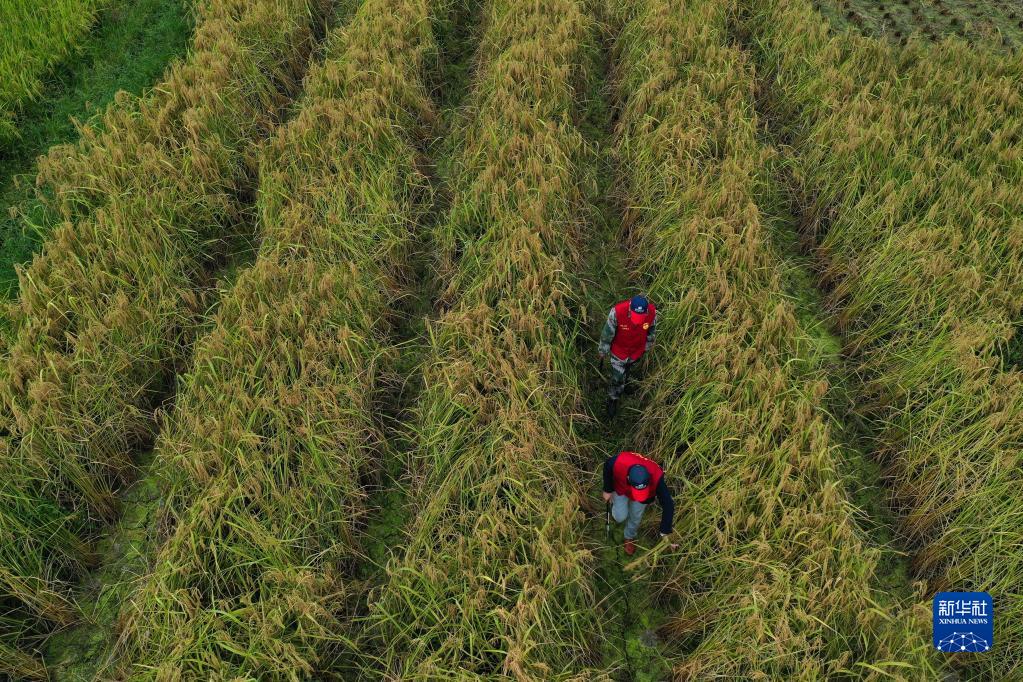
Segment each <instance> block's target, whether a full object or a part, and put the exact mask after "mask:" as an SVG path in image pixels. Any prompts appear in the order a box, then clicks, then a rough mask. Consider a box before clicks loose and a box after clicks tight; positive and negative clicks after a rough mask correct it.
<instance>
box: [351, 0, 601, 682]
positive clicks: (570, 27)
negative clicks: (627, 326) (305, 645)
mask: <svg viewBox="0 0 1023 682" xmlns="http://www.w3.org/2000/svg"><path fill="white" fill-rule="evenodd" d="M481 25H482V26H484V27H485V30H484V32H483V35H482V38H481V41H480V46H479V49H478V51H477V56H476V63H477V64H478V69H477V72H476V75H475V79H474V83H473V86H472V89H471V91H470V94H469V97H468V103H467V105H466V106H465V107H464V109H463V111H462V112H461V114H460V116H461V125H460V126H459V129H458V130H457V132H456V133H455V135H456V140H457V141H458V146H457V147H455V149H457V152H456V153H455V157H454V161H453V167H454V168H456V169H457V171H456V177H455V179H454V182H453V190H452V191H453V195H454V197H453V204H452V207H451V210H450V214H449V215H448V216H447V219H446V220H444V221H441V223H440V224H439V225H438V227H437V229H436V231H435V240H434V241H435V245H436V248H437V251H438V259H439V260H438V268H439V270H440V272H441V273H442V274H443V276H444V277H445V278H446V280H447V286H446V289H445V291H444V293H443V295H442V298H441V305H442V306H443V307H444V312H443V314H442V315H441V316H440V318H439V319H438V320H437V321H436V322H434V323H432V324H431V325H430V329H429V338H430V347H429V350H428V352H427V360H426V361H425V362H424V365H423V370H422V371H423V373H424V387H425V388H424V390H423V393H422V395H421V397H420V399H419V406H418V409H417V410H416V414H415V417H414V420H415V427H414V428H415V430H416V435H415V439H416V448H415V450H414V451H413V453H412V456H411V458H410V462H409V466H408V470H409V479H410V480H409V485H410V489H411V495H410V499H411V500H412V501H413V502H412V503H413V504H414V507H413V509H412V511H411V513H410V515H409V516H410V518H412V519H413V521H412V524H411V526H410V527H409V528H408V537H407V540H406V543H405V545H404V546H403V547H402V548H400V549H399V550H398V553H397V556H396V557H395V558H394V559H393V560H392V561H391V562H390V563H389V564H388V566H387V579H386V580H385V582H384V584H383V585H382V586H380V587H379V588H378V589H377V590H375V591H374V593H373V594H372V595H371V596H370V600H369V603H370V612H369V624H368V627H367V630H366V633H365V635H364V638H363V641H362V643H361V644H360V648H361V649H363V650H365V651H366V652H367V656H368V658H367V659H366V662H365V664H364V668H363V671H362V674H363V676H364V677H366V678H371V679H376V678H385V679H392V678H401V679H454V678H459V679H461V678H465V677H466V676H469V677H480V678H486V679H503V678H508V679H519V680H535V679H544V680H563V679H570V678H576V679H586V680H594V679H603V677H604V673H603V672H602V671H601V670H600V668H599V660H598V659H599V654H598V653H597V651H598V648H599V646H600V641H601V638H602V634H601V627H600V613H599V610H598V609H599V607H598V598H597V596H596V595H595V594H594V593H593V591H592V578H593V559H592V555H591V552H590V551H589V549H588V548H587V547H586V546H585V544H584V539H583V533H582V523H581V517H580V512H579V505H580V501H581V500H580V495H581V491H580V488H579V480H580V478H579V473H578V471H577V470H576V466H577V465H578V464H579V462H578V461H577V453H578V452H579V449H580V442H579V438H578V436H577V434H576V429H577V422H578V415H579V410H580V396H579V392H578V388H577V387H578V382H577V365H578V358H577V357H575V355H574V352H575V351H574V342H573V333H572V332H573V329H572V318H571V315H570V308H572V307H573V306H574V305H576V304H577V303H578V302H577V301H576V300H575V298H574V296H575V294H574V292H576V291H577V290H578V282H577V281H576V278H575V276H574V275H573V273H574V272H577V271H578V266H579V262H578V261H579V253H580V239H581V230H582V221H581V219H580V216H581V215H582V213H583V212H582V210H581V209H582V204H583V202H584V193H583V189H582V187H581V182H582V179H583V177H584V176H585V174H584V170H583V168H582V163H583V160H584V158H585V156H586V154H585V152H584V144H583V139H582V137H581V135H580V133H579V131H578V130H577V128H576V126H575V122H574V119H575V117H577V116H578V115H579V109H578V93H577V91H576V88H577V87H579V86H581V85H582V84H583V80H584V77H585V64H587V63H588V61H587V60H588V59H589V58H590V56H591V53H592V51H593V50H594V49H595V38H596V36H595V24H594V22H593V20H592V18H591V17H590V15H589V14H588V13H587V12H586V10H585V6H584V4H583V3H581V2H576V1H575V0H492V1H491V2H490V3H489V4H488V5H487V7H486V8H485V10H484V11H483V16H482V18H481Z"/></svg>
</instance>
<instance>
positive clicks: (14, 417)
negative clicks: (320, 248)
mask: <svg viewBox="0 0 1023 682" xmlns="http://www.w3.org/2000/svg"><path fill="white" fill-rule="evenodd" d="M320 10H321V3H320V1H319V0H315V1H311V0H259V1H258V2H241V1H240V0H218V1H215V2H209V3H203V10H202V12H201V16H200V18H199V26H198V28H197V30H196V34H195V43H194V45H193V47H192V51H191V53H190V55H189V56H188V58H187V59H185V60H184V61H183V62H182V63H180V64H178V65H176V66H175V67H173V68H172V69H171V70H170V72H169V75H168V77H167V79H166V80H165V82H164V83H163V84H161V85H160V86H158V87H156V88H155V89H154V90H153V91H152V93H151V94H149V95H148V96H147V97H145V98H143V99H141V100H135V99H130V98H128V97H121V98H118V101H117V102H115V103H114V104H112V105H111V106H110V107H109V108H108V109H107V111H106V113H105V114H104V116H103V117H102V120H101V121H100V122H99V123H98V124H97V125H96V126H95V127H89V128H86V129H84V130H83V135H82V139H81V140H80V141H79V142H78V143H77V144H76V145H74V146H68V145H65V146H60V147H56V148H54V149H52V150H51V151H50V153H49V156H48V157H47V158H46V159H44V160H43V161H42V163H41V165H40V177H39V182H40V184H41V185H42V186H43V189H42V191H43V192H44V193H45V194H47V195H48V196H50V197H51V199H53V201H54V202H55V203H54V207H55V209H56V210H57V211H58V212H59V213H60V214H61V215H62V216H63V218H64V220H65V222H64V223H63V224H62V225H61V226H59V227H58V228H57V229H56V230H55V231H54V233H53V236H52V238H51V239H50V240H49V241H48V242H47V243H46V244H45V245H44V247H43V250H42V253H41V254H38V255H36V257H35V258H34V260H33V262H32V263H31V264H30V265H29V266H28V267H27V268H24V269H22V270H21V271H20V272H19V278H20V284H21V289H20V298H19V300H17V301H16V302H15V303H14V304H13V305H12V306H11V309H10V311H9V318H10V323H11V341H10V344H9V347H8V348H7V350H6V352H5V355H4V358H3V363H2V367H0V425H2V428H0V437H2V452H3V455H4V456H3V458H2V459H0V475H2V476H3V478H4V483H5V486H7V488H5V490H10V491H11V492H10V494H5V495H4V496H3V497H2V498H0V534H3V536H4V537H5V547H4V550H5V551H4V553H3V554H2V555H0V576H2V577H0V585H2V586H3V589H4V591H5V592H6V593H7V594H9V595H10V596H11V597H13V598H15V599H17V600H20V601H22V602H23V603H25V604H26V605H28V606H29V607H30V610H33V611H35V612H36V613H38V614H39V615H40V616H42V617H43V618H44V619H52V620H53V621H55V622H57V623H62V624H65V623H66V622H67V621H68V620H71V619H73V617H74V613H73V608H72V607H71V606H70V603H69V601H68V599H67V597H66V596H61V594H62V593H64V592H65V586H64V581H66V580H68V579H71V578H73V577H75V576H76V575H78V574H80V572H81V570H82V568H83V566H84V564H85V562H84V561H83V559H84V557H83V554H86V553H87V552H84V551H83V548H82V547H81V546H80V545H84V543H85V542H86V541H88V540H89V539H90V537H89V534H90V532H91V531H93V530H95V529H96V527H97V525H96V521H98V520H100V519H103V520H109V519H112V518H114V517H115V516H116V515H117V500H116V497H115V495H114V491H115V488H116V486H117V484H118V482H119V480H121V479H122V478H124V477H125V476H127V475H129V474H130V469H131V467H132V466H133V463H132V456H133V454H134V453H135V451H136V450H137V449H138V448H140V447H145V446H147V445H148V444H149V443H150V442H151V440H152V436H153V434H154V432H155V429H156V420H155V419H154V410H155V409H156V408H157V407H158V404H159V402H160V401H161V400H163V398H164V397H166V395H167V394H168V392H169V391H170V389H171V386H172V380H173V376H174V372H175V371H176V369H178V368H179V367H180V366H182V365H183V363H184V360H185V358H186V357H187V356H188V354H189V350H188V345H189V343H190V341H191V339H192V336H193V333H194V331H193V330H194V328H195V327H196V326H197V323H198V322H199V321H200V320H201V319H202V317H203V316H204V313H205V309H206V307H207V306H208V304H209V300H207V299H208V297H204V296H203V295H202V294H201V290H202V289H203V288H204V287H208V286H209V283H210V282H208V281H207V280H208V279H209V278H208V273H207V272H206V271H207V269H208V268H210V267H211V266H212V265H214V263H215V261H216V259H217V258H218V257H219V254H222V253H223V251H224V244H225V243H226V241H227V240H228V239H229V238H230V237H231V236H232V235H236V234H238V233H241V232H244V231H246V230H247V229H248V228H245V227H244V223H245V221H246V219H245V214H246V211H247V208H246V207H247V206H248V204H249V202H250V198H249V196H248V195H249V194H250V192H251V191H252V182H253V181H252V177H253V175H254V168H253V155H254V151H255V149H256V148H257V146H258V144H259V142H260V140H261V138H263V137H265V136H266V135H267V133H268V132H269V130H270V129H271V127H272V126H273V125H274V124H275V122H276V121H277V120H278V118H279V116H280V113H281V112H282V110H283V108H284V106H285V105H286V103H287V101H288V99H289V97H290V94H291V92H292V91H293V90H294V87H295V85H296V84H297V80H298V78H299V76H300V74H301V72H302V69H303V65H304V63H305V61H306V59H307V57H308V54H309V51H310V48H311V42H312V37H313V33H314V28H315V26H316V23H317V22H318V21H319V15H320ZM55 528H57V529H59V532H52V530H53V529H55ZM70 533H76V534H79V535H80V537H81V540H82V542H75V541H74V540H72V539H71V538H69V537H68V536H69V534H70Z"/></svg>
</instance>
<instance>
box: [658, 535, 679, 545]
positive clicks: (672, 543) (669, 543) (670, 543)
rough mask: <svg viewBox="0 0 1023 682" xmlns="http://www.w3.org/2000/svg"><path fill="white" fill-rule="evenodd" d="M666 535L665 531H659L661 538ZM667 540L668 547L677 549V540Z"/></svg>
mask: <svg viewBox="0 0 1023 682" xmlns="http://www.w3.org/2000/svg"><path fill="white" fill-rule="evenodd" d="M667 537H668V534H667V533H661V540H664V539H665V538H667ZM667 542H668V547H669V548H671V549H678V543H677V542H672V541H670V540H668V541H667Z"/></svg>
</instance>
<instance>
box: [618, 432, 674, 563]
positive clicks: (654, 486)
mask: <svg viewBox="0 0 1023 682" xmlns="http://www.w3.org/2000/svg"><path fill="white" fill-rule="evenodd" d="M654 498H656V499H657V501H658V502H659V503H660V505H661V537H662V538H663V537H667V536H668V534H670V533H671V529H672V523H673V522H674V519H675V501H674V500H673V499H672V497H671V492H670V491H669V490H668V486H667V485H666V484H665V482H664V470H663V469H661V467H660V465H658V464H657V462H654V461H653V460H651V459H647V458H646V457H644V456H643V455H641V454H639V453H638V452H629V451H627V450H625V451H622V452H619V453H618V454H617V455H615V456H613V457H608V458H607V461H605V462H604V501H605V502H610V503H611V515H612V516H613V517H614V520H615V522H616V523H622V522H624V523H625V553H626V554H628V555H630V556H631V555H632V554H634V553H635V552H636V543H635V540H636V534H637V533H638V532H639V522H640V520H641V519H642V518H643V512H645V511H646V508H647V505H649V504H650V503H651V502H653V501H654Z"/></svg>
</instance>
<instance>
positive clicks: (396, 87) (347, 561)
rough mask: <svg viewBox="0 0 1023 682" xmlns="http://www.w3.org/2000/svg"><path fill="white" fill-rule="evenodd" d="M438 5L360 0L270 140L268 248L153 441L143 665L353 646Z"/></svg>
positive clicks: (288, 661) (300, 655)
mask: <svg viewBox="0 0 1023 682" xmlns="http://www.w3.org/2000/svg"><path fill="white" fill-rule="evenodd" d="M443 5H444V3H442V2H429V1H428V0H398V1H397V2H396V1H394V0H366V2H364V3H362V4H361V6H360V7H359V9H358V11H357V13H356V14H355V15H354V17H353V18H352V19H351V21H350V22H349V23H348V24H347V25H346V26H345V27H343V28H339V29H337V30H335V31H334V32H332V34H331V35H330V36H329V38H328V41H327V45H326V50H325V52H326V57H325V61H324V63H323V64H322V65H320V66H318V67H316V68H315V69H314V70H313V71H312V72H311V73H310V75H309V77H308V79H307V82H306V87H305V95H304V97H303V99H302V103H301V106H300V108H299V111H298V113H297V115H296V116H295V118H294V120H293V121H291V122H290V123H289V124H288V125H287V126H285V127H284V128H282V129H281V131H280V132H279V133H278V134H277V135H276V136H275V137H274V139H273V141H272V142H271V143H270V144H269V145H268V147H267V150H266V152H265V154H264V156H263V158H262V163H261V166H260V186H259V200H258V208H259V225H260V228H261V232H262V235H263V242H262V245H261V249H260V253H259V256H258V258H257V261H256V263H255V265H254V266H253V267H252V268H251V269H249V270H247V271H246V272H244V273H243V274H242V275H241V277H240V278H239V279H238V281H237V283H236V284H235V285H234V286H233V288H232V289H231V290H230V292H229V293H228V294H227V295H226V297H225V299H224V300H223V302H222V304H221V307H220V310H219V312H218V314H217V318H216V324H215V327H214V329H213V331H212V332H211V333H210V335H209V336H207V337H206V338H204V339H203V340H202V341H201V342H200V344H199V346H198V349H197V352H196V356H195V362H194V369H193V370H192V372H191V373H190V374H189V375H188V376H187V377H186V378H185V380H184V383H183V388H182V390H181V391H180V393H179V399H178V403H177V405H176V409H175V413H174V417H173V419H172V423H171V425H170V426H169V428H168V429H167V431H165V432H164V433H163V434H162V435H161V437H160V439H159V441H158V443H157V450H156V452H157V458H158V464H157V466H158V467H159V471H160V472H161V474H162V479H163V487H164V489H165V491H166V498H167V508H168V512H169V514H168V518H167V519H166V522H167V523H168V524H169V525H170V527H171V531H170V534H169V537H168V538H167V540H166V542H165V543H164V545H163V546H162V548H161V549H160V551H159V553H158V555H157V557H156V559H155V564H154V569H153V572H152V574H151V575H150V576H148V577H147V578H146V579H145V580H144V582H143V584H142V586H141V587H140V589H139V591H138V593H137V594H136V595H135V596H134V598H133V599H132V603H131V606H130V608H129V609H128V611H127V622H128V627H127V635H126V641H127V647H126V649H125V651H124V656H123V661H124V665H123V667H124V669H125V671H126V674H129V675H130V676H131V677H132V679H242V678H244V679H261V680H294V679H300V678H301V679H322V678H323V676H324V675H327V674H329V672H330V671H331V670H332V669H334V668H335V667H336V666H339V665H340V664H341V662H342V660H343V659H345V658H347V657H348V656H349V655H350V650H349V646H348V643H347V642H348V640H349V638H350V636H351V617H350V616H351V611H352V609H353V607H354V606H355V600H354V598H355V597H356V596H357V595H358V594H359V586H358V584H357V582H356V581H355V579H354V575H355V570H354V564H355V563H356V562H357V561H360V560H361V556H362V551H361V550H362V548H361V540H360V537H359V527H360V525H361V524H362V523H363V522H364V520H365V514H366V511H367V504H366V491H365V488H364V484H365V483H366V482H368V481H372V480H374V479H375V477H376V473H375V472H376V471H378V470H379V469H380V467H381V463H380V461H379V457H380V452H379V444H380V439H381V436H380V434H379V433H378V430H377V427H376V422H375V420H374V416H373V415H374V413H375V412H376V411H377V409H378V407H379V406H378V405H377V402H376V401H377V400H378V399H379V397H380V396H378V395H377V382H378V376H379V375H380V373H381V372H382V371H384V370H386V369H387V367H388V366H389V365H390V363H391V361H392V360H393V350H392V349H391V347H390V346H389V345H388V340H387V334H388V331H389V328H390V321H391V318H392V306H393V305H394V304H395V302H396V300H397V299H399V298H400V297H401V296H403V295H406V294H407V293H408V287H409V285H410V281H409V278H410V275H411V272H410V271H411V267H410V266H409V251H410V247H411V245H412V243H413V238H414V237H415V232H416V229H417V224H418V223H419V221H420V220H421V217H422V214H423V212H424V211H425V210H426V209H427V208H428V206H429V204H430V199H431V197H430V191H429V186H428V183H427V180H426V178H425V176H424V175H423V173H422V172H420V170H418V167H419V165H420V163H421V159H420V158H419V156H420V153H419V151H418V149H419V147H420V145H421V144H425V142H424V141H425V139H427V138H428V136H429V133H430V128H431V123H432V122H433V119H434V111H433V104H432V101H431V99H430V93H429V90H428V88H427V82H429V79H428V76H429V74H430V73H431V72H432V71H433V70H434V69H435V64H434V62H435V61H436V57H437V45H436V39H435V36H434V35H433V24H432V22H433V21H434V19H436V18H437V17H439V16H441V11H442V9H443Z"/></svg>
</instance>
